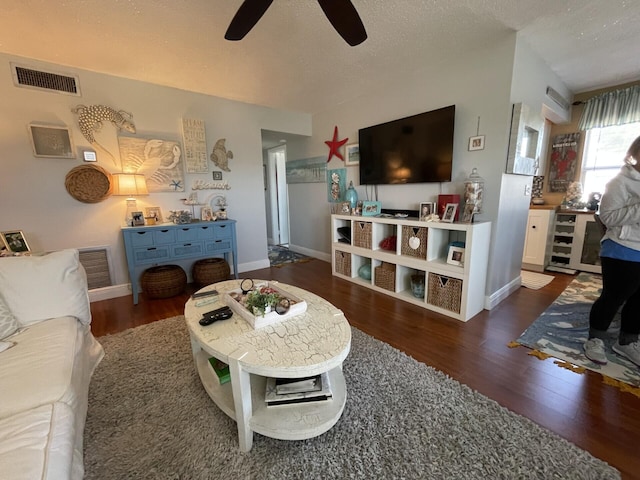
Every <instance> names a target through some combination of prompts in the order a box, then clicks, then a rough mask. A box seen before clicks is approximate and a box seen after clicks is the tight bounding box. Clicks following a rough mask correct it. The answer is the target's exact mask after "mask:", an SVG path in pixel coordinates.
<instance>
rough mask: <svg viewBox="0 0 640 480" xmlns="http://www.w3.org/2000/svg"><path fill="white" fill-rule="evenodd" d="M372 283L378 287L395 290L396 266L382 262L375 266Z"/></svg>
mask: <svg viewBox="0 0 640 480" xmlns="http://www.w3.org/2000/svg"><path fill="white" fill-rule="evenodd" d="M373 283H374V284H375V285H376V286H377V287H380V288H384V289H385V290H390V291H392V292H395V290H396V266H395V265H394V264H392V263H386V262H382V264H381V265H380V266H378V267H376V268H375V275H374V277H373Z"/></svg>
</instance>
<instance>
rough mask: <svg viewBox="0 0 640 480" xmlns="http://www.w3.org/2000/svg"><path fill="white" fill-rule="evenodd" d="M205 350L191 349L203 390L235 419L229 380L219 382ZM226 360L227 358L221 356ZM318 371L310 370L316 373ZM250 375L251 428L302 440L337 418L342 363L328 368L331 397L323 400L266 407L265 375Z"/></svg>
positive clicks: (343, 394)
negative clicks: (222, 382) (227, 381)
mask: <svg viewBox="0 0 640 480" xmlns="http://www.w3.org/2000/svg"><path fill="white" fill-rule="evenodd" d="M210 357H211V355H209V354H208V353H207V352H205V351H204V350H199V351H194V360H195V363H196V367H197V370H198V374H199V375H200V380H201V381H202V385H203V386H204V389H205V391H206V392H207V394H208V395H209V396H210V397H211V399H212V400H213V402H214V403H215V404H216V405H217V406H218V407H219V408H220V410H222V411H223V412H224V413H226V414H227V415H228V416H229V417H231V418H232V419H234V420H235V421H236V422H237V421H238V419H237V418H236V411H235V405H234V398H233V389H232V387H231V382H229V383H225V384H223V385H220V382H219V380H218V376H217V375H216V373H215V372H214V370H213V368H212V367H211V364H210V363H209V358H210ZM220 360H223V361H227V360H228V359H220ZM317 373H320V372H313V373H311V374H313V375H315V374H317ZM248 374H249V379H250V386H251V387H250V388H251V412H252V413H251V415H250V417H249V419H248V423H249V428H250V430H251V431H254V432H256V433H259V434H261V435H264V436H267V437H271V438H277V439H280V440H304V439H307V438H313V437H316V436H318V435H321V434H323V433H324V432H326V431H327V430H329V429H330V428H331V427H333V426H334V425H335V424H336V422H337V421H338V420H339V419H340V416H341V415H342V412H343V410H344V406H345V403H346V400H347V387H346V382H345V380H344V375H343V373H342V366H338V367H335V368H333V369H331V370H329V372H328V374H329V382H330V384H331V392H332V395H333V398H332V399H331V400H327V401H322V402H311V403H301V404H296V405H281V406H276V407H268V406H267V403H266V402H265V391H266V384H267V378H266V377H264V376H262V375H256V374H252V373H248Z"/></svg>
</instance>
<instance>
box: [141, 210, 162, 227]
mask: <svg viewBox="0 0 640 480" xmlns="http://www.w3.org/2000/svg"><path fill="white" fill-rule="evenodd" d="M144 213H145V215H144V216H145V217H147V218H149V217H153V218H155V219H156V223H163V220H162V211H161V210H160V207H146V208H145V209H144Z"/></svg>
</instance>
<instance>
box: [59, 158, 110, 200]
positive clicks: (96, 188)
mask: <svg viewBox="0 0 640 480" xmlns="http://www.w3.org/2000/svg"><path fill="white" fill-rule="evenodd" d="M64 186H65V187H66V189H67V192H69V195H71V196H72V197H73V198H75V199H76V200H78V201H80V202H83V203H98V202H101V201H102V200H104V199H106V198H108V197H109V195H111V192H112V190H113V189H112V186H111V174H110V173H109V172H107V171H106V170H105V169H104V168H102V167H99V166H98V165H92V164H91V165H80V166H78V167H75V168H72V169H71V170H70V171H69V173H67V176H66V177H65V180H64Z"/></svg>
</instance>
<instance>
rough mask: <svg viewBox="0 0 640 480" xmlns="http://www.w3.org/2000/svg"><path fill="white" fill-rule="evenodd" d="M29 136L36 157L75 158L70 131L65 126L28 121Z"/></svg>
mask: <svg viewBox="0 0 640 480" xmlns="http://www.w3.org/2000/svg"><path fill="white" fill-rule="evenodd" d="M29 137H30V138H31V147H32V148H33V155H34V156H36V157H49V158H76V150H75V147H74V146H73V140H72V138H71V132H70V131H69V129H68V128H67V127H56V126H53V125H43V124H40V123H30V124H29Z"/></svg>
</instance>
